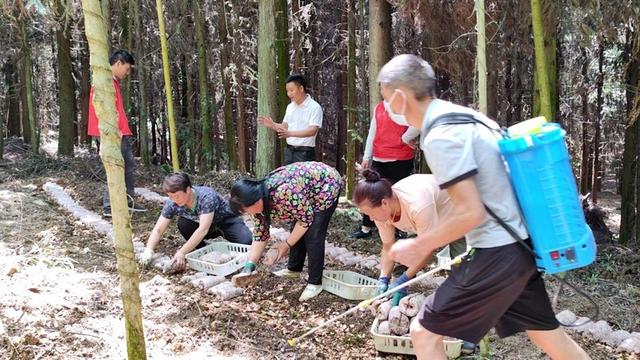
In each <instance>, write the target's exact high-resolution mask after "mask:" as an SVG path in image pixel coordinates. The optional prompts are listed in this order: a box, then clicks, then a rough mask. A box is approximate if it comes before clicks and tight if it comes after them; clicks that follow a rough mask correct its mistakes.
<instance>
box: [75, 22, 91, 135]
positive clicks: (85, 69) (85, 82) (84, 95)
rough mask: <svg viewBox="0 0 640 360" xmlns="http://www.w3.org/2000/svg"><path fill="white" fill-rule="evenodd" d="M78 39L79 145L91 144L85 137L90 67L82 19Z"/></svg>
mask: <svg viewBox="0 0 640 360" xmlns="http://www.w3.org/2000/svg"><path fill="white" fill-rule="evenodd" d="M80 23H81V27H80V28H81V30H82V31H81V32H80V39H81V44H82V48H81V50H80V51H79V54H78V57H79V58H80V96H79V101H80V104H79V108H80V118H79V119H78V139H79V142H80V143H81V144H91V137H89V136H88V135H87V123H88V121H89V93H90V89H91V66H90V65H89V47H88V45H87V37H86V30H85V28H84V27H85V26H84V19H82V20H81V21H80Z"/></svg>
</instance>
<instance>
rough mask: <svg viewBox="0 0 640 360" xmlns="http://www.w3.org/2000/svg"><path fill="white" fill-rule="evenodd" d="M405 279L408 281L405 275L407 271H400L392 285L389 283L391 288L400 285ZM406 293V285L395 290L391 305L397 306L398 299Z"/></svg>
mask: <svg viewBox="0 0 640 360" xmlns="http://www.w3.org/2000/svg"><path fill="white" fill-rule="evenodd" d="M407 281H409V276H407V273H406V272H404V273H402V275H400V277H399V278H397V279H396V281H394V282H393V285H391V288H394V287H396V286H398V285H402V284H404V283H406V282H407ZM407 294H409V289H407V288H406V287H405V288H402V289H400V290H398V291H396V292H395V293H394V294H393V302H392V303H391V306H398V304H399V303H400V299H402V298H403V297H405V296H407Z"/></svg>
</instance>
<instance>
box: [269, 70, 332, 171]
mask: <svg viewBox="0 0 640 360" xmlns="http://www.w3.org/2000/svg"><path fill="white" fill-rule="evenodd" d="M285 88H286V90H287V96H288V97H289V99H291V103H289V105H287V111H286V112H285V114H284V119H282V123H277V122H274V121H273V119H271V117H269V116H261V117H259V118H258V123H259V124H261V125H263V126H265V127H268V128H269V129H273V130H274V131H275V132H276V133H277V134H278V137H279V138H280V139H287V147H286V149H285V150H284V164H283V165H289V164H291V163H294V162H298V161H315V158H316V153H315V146H316V135H317V134H318V130H319V129H320V128H321V127H322V107H321V106H320V104H318V103H317V102H316V101H315V100H313V98H312V97H311V95H309V94H308V93H307V85H306V83H305V80H304V77H303V76H302V75H298V74H293V75H290V76H289V77H288V78H287V81H286V84H285Z"/></svg>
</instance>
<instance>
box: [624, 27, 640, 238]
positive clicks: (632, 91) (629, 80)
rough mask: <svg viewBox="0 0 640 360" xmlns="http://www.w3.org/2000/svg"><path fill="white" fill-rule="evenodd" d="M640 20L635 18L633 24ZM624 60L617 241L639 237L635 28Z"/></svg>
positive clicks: (639, 39) (639, 40)
mask: <svg viewBox="0 0 640 360" xmlns="http://www.w3.org/2000/svg"><path fill="white" fill-rule="evenodd" d="M638 24H640V19H636V23H635V25H636V26H637V25H638ZM623 54H624V56H625V58H626V60H627V63H626V69H625V70H626V71H625V72H626V74H625V82H626V98H627V122H626V124H625V129H624V150H623V154H622V180H621V186H620V193H621V194H620V195H621V197H622V198H621V209H620V217H621V218H620V243H621V244H628V243H630V242H632V241H634V240H635V241H636V242H638V241H640V201H639V199H638V198H639V197H640V190H638V187H640V168H639V166H638V164H639V163H640V161H639V155H638V154H640V149H639V148H640V91H638V89H640V36H639V34H638V30H637V29H634V30H631V29H627V41H626V46H625V50H624V53H623Z"/></svg>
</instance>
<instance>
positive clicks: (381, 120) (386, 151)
mask: <svg viewBox="0 0 640 360" xmlns="http://www.w3.org/2000/svg"><path fill="white" fill-rule="evenodd" d="M375 116H376V118H375V119H376V136H375V137H374V138H373V156H375V157H377V158H383V159H392V160H409V159H413V155H414V152H413V149H412V148H411V147H410V146H409V145H407V144H405V143H404V142H402V134H404V133H405V131H407V129H408V128H409V127H408V126H400V125H398V124H396V123H394V122H393V121H392V120H391V118H390V117H389V114H388V113H387V110H385V108H384V104H383V103H379V104H378V105H377V106H376V109H375Z"/></svg>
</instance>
